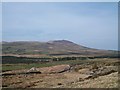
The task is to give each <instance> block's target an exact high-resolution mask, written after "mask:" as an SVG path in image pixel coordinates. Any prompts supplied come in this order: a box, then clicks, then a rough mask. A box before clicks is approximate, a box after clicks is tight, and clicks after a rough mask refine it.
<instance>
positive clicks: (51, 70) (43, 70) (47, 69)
mask: <svg viewBox="0 0 120 90" xmlns="http://www.w3.org/2000/svg"><path fill="white" fill-rule="evenodd" d="M69 70H70V65H56V66H52V67H44V68H39V71H41V73H49V74H50V73H62V72H65V71H69Z"/></svg>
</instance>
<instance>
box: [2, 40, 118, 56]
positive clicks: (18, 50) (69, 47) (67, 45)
mask: <svg viewBox="0 0 120 90" xmlns="http://www.w3.org/2000/svg"><path fill="white" fill-rule="evenodd" d="M2 53H3V54H16V55H18V54H19V55H25V54H26V55H29V54H32V55H35V54H39V55H105V54H114V53H116V52H114V51H107V50H98V49H92V48H88V47H85V46H82V45H78V44H75V43H73V42H71V41H67V40H55V41H48V42H34V41H33V42H32V41H18V42H5V43H2Z"/></svg>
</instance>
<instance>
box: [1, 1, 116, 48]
mask: <svg viewBox="0 0 120 90" xmlns="http://www.w3.org/2000/svg"><path fill="white" fill-rule="evenodd" d="M2 40H3V41H49V40H69V41H73V42H75V43H77V44H80V45H84V46H87V47H91V48H97V49H106V50H117V49H118V3H117V2H96V3H95V2H84V3H83V2H59V3H58V2H56V3H55V2H39V3H35V2H31V3H30V2H26V3H25V2H21V3H20V2H19V3H18V2H16V3H15V2H14V3H12V2H4V3H2Z"/></svg>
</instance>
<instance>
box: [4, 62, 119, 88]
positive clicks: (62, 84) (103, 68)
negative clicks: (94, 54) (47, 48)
mask: <svg viewBox="0 0 120 90" xmlns="http://www.w3.org/2000/svg"><path fill="white" fill-rule="evenodd" d="M2 74H3V75H2V77H3V80H2V82H3V85H2V87H3V88H7V87H8V88H117V87H118V86H117V84H118V66H117V65H114V64H107V63H104V64H100V63H99V64H97V65H96V64H90V65H87V66H86V65H83V64H82V65H74V66H71V65H68V64H63V65H56V66H51V67H42V68H36V67H33V68H31V69H26V70H12V71H7V72H3V73H2Z"/></svg>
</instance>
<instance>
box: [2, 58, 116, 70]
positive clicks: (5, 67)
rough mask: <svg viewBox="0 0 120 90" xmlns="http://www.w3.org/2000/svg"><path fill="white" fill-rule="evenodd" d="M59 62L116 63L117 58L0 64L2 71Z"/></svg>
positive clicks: (58, 63) (85, 63)
mask: <svg viewBox="0 0 120 90" xmlns="http://www.w3.org/2000/svg"><path fill="white" fill-rule="evenodd" d="M61 64H69V65H76V64H77V65H80V64H84V65H85V66H87V65H92V64H97V65H104V64H107V65H111V64H112V65H117V64H118V59H109V58H100V59H86V60H68V61H51V62H43V63H41V62H39V63H30V64H23V63H22V64H21V63H18V64H2V71H9V70H19V69H30V68H32V67H48V66H54V65H61Z"/></svg>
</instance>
